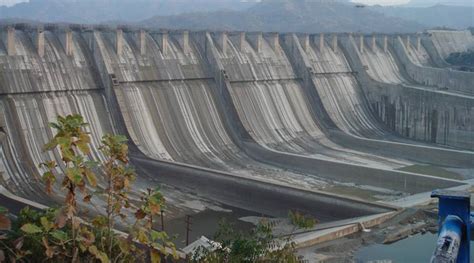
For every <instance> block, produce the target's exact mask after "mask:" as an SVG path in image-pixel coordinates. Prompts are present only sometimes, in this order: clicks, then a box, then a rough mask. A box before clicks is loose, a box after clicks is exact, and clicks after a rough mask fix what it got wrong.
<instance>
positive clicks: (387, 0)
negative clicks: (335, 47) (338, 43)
mask: <svg viewBox="0 0 474 263" xmlns="http://www.w3.org/2000/svg"><path fill="white" fill-rule="evenodd" d="M27 1H28V0H0V5H8V6H10V5H14V4H16V3H19V2H27ZM352 1H353V2H358V3H364V4H368V5H372V4H380V5H394V4H405V3H407V2H409V1H410V0H352Z"/></svg>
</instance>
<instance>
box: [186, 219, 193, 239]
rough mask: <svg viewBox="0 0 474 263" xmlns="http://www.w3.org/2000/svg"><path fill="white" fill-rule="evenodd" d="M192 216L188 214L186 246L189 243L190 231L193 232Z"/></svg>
mask: <svg viewBox="0 0 474 263" xmlns="http://www.w3.org/2000/svg"><path fill="white" fill-rule="evenodd" d="M191 225H192V223H191V216H190V215H187V216H186V246H188V245H189V232H191Z"/></svg>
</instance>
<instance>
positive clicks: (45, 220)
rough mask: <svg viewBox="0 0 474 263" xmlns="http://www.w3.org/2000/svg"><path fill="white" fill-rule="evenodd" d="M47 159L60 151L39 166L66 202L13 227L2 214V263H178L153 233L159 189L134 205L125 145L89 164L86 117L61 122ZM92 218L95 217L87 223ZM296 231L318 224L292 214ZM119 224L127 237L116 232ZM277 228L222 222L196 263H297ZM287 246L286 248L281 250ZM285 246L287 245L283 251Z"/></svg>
mask: <svg viewBox="0 0 474 263" xmlns="http://www.w3.org/2000/svg"><path fill="white" fill-rule="evenodd" d="M50 126H51V127H52V128H54V129H55V130H56V132H57V133H56V135H55V136H54V138H53V139H52V140H51V141H50V142H49V143H48V144H46V145H45V147H44V148H45V151H58V152H59V153H60V155H61V157H62V159H61V162H60V163H56V161H49V162H45V163H42V164H40V168H41V169H43V171H44V173H43V174H42V176H41V179H42V181H43V183H44V185H45V190H46V192H47V193H49V194H51V193H53V192H54V191H57V192H58V193H56V194H57V195H61V196H64V202H63V204H62V205H61V206H60V207H59V208H51V209H48V210H45V211H37V210H33V209H30V208H25V209H23V210H22V211H21V212H20V214H19V215H17V217H16V218H15V220H13V221H12V220H11V218H10V217H9V214H8V211H7V210H6V209H4V208H1V207H0V262H5V261H6V262H101V263H108V262H152V263H155V262H161V261H163V260H165V261H176V260H178V253H177V250H176V248H175V245H174V243H173V242H172V241H171V239H170V238H169V236H168V235H167V234H166V233H165V232H164V231H156V230H155V229H154V228H153V225H154V222H155V221H156V218H157V217H158V215H159V214H160V212H161V210H162V207H163V206H164V205H165V198H164V197H163V195H162V194H161V193H160V191H159V189H146V191H143V192H141V193H140V197H139V201H135V202H132V200H131V199H130V197H129V195H130V190H131V189H132V185H133V182H134V181H135V178H136V173H135V171H134V170H133V169H132V168H131V167H130V165H129V158H128V147H127V144H126V142H127V139H126V138H125V137H123V136H119V135H110V134H107V135H105V136H104V137H103V138H102V142H101V146H100V148H99V149H100V151H101V153H102V155H103V156H104V160H103V161H102V162H96V161H92V160H90V158H89V156H90V153H91V148H90V144H91V137H90V134H89V133H87V132H86V127H87V126H88V124H87V123H85V122H84V119H83V117H82V116H80V115H68V116H66V117H61V116H59V117H58V119H57V122H54V123H51V124H50ZM84 207H95V208H97V210H98V211H100V213H99V214H100V215H98V216H95V217H93V218H92V219H91V220H90V222H85V221H83V220H82V219H81V218H80V217H79V216H80V215H85V214H87V212H88V211H87V210H86V209H85V208H84ZM87 217H90V215H88V216H87ZM290 221H291V222H292V224H293V225H294V226H295V228H294V229H293V232H294V230H296V229H297V228H310V227H313V226H314V224H316V220H314V219H313V218H310V217H306V216H304V215H302V214H300V213H293V212H290ZM118 224H120V225H121V226H122V227H123V226H129V227H127V231H126V233H122V232H118V231H116V230H115V228H116V226H117V225H118ZM272 228H273V224H272V223H270V222H267V221H262V222H260V223H259V224H258V225H257V226H256V228H255V229H254V230H252V231H251V232H250V233H242V232H239V231H236V230H235V229H234V227H233V226H232V225H229V224H227V223H225V222H222V223H221V225H220V230H219V231H218V233H217V234H216V236H215V239H216V241H217V242H219V244H220V245H219V247H216V248H215V249H212V250H205V249H200V250H199V251H198V252H197V253H196V254H195V255H194V256H193V258H192V259H190V260H191V261H194V262H216V263H217V262H297V261H298V259H297V257H296V256H295V247H294V245H293V243H292V241H291V238H292V236H291V235H289V236H287V237H286V238H285V239H284V240H280V243H275V237H274V236H273V234H272V232H273V231H272ZM281 241H283V242H281ZM278 244H282V245H278Z"/></svg>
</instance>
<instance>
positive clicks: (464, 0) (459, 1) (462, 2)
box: [406, 0, 474, 7]
mask: <svg viewBox="0 0 474 263" xmlns="http://www.w3.org/2000/svg"><path fill="white" fill-rule="evenodd" d="M435 5H450V6H470V7H473V6H474V2H473V1H472V0H411V1H410V2H409V3H408V4H407V5H406V6H416V7H430V6H435Z"/></svg>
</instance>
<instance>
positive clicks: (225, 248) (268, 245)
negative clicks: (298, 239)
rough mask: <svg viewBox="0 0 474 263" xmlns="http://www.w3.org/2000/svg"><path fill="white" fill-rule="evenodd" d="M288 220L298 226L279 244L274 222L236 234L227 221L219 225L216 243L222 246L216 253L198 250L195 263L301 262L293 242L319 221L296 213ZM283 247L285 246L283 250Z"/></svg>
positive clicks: (290, 215) (260, 223)
mask: <svg viewBox="0 0 474 263" xmlns="http://www.w3.org/2000/svg"><path fill="white" fill-rule="evenodd" d="M289 220H290V222H291V223H292V224H293V225H294V226H295V227H294V229H293V230H292V232H291V233H290V235H288V237H287V238H285V239H284V240H279V239H278V238H276V237H275V236H274V235H273V228H274V227H275V221H270V220H265V219H264V220H261V221H260V222H259V223H258V224H257V225H256V226H255V228H253V229H252V230H251V231H250V232H249V233H246V232H242V231H236V230H235V227H234V225H233V224H229V223H228V222H227V221H225V220H221V221H220V223H219V230H218V231H217V233H216V235H215V236H214V240H215V241H217V242H219V244H220V246H218V247H215V248H214V249H205V248H199V249H198V250H197V251H195V253H194V255H193V257H192V259H191V260H192V261H193V262H205V263H221V262H226V263H237V262H249V263H250V262H285V263H287V262H288V263H297V262H300V260H299V258H298V256H296V255H295V253H296V248H295V245H294V242H292V240H291V238H292V235H293V233H294V231H295V230H296V228H312V227H314V225H315V224H316V223H317V220H316V219H314V218H312V217H309V216H305V215H303V214H301V213H297V212H291V211H290V212H289ZM280 244H283V246H281V245H280Z"/></svg>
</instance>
